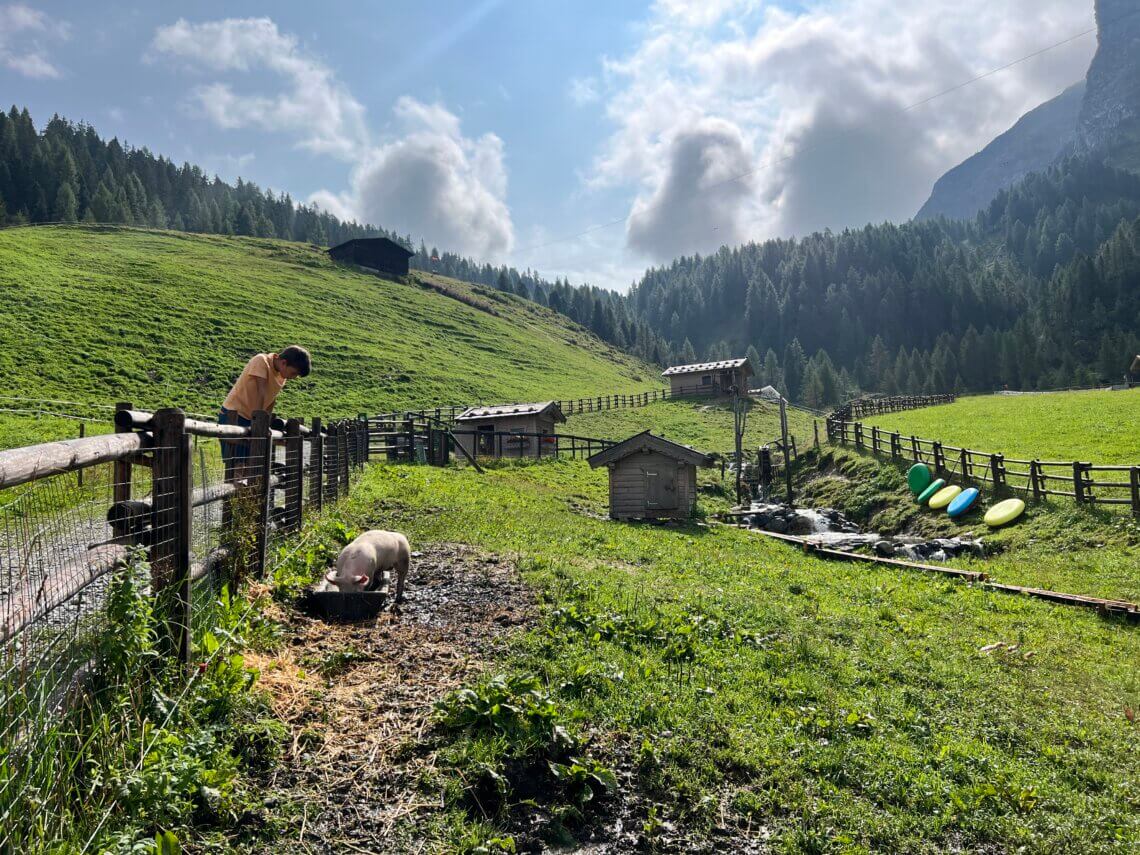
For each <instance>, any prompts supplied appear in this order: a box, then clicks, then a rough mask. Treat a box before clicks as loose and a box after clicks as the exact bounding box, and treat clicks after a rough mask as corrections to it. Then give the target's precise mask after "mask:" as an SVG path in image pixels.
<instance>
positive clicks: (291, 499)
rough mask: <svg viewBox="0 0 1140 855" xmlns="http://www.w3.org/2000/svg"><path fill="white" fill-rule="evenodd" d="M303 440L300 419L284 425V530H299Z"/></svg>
mask: <svg viewBox="0 0 1140 855" xmlns="http://www.w3.org/2000/svg"><path fill="white" fill-rule="evenodd" d="M304 477H305V438H304V437H303V436H301V421H300V419H289V421H287V422H286V423H285V528H286V531H300V529H301V494H302V493H303V492H304V484H303V483H302V481H303V479H304Z"/></svg>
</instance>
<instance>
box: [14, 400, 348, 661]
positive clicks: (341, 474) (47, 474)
mask: <svg viewBox="0 0 1140 855" xmlns="http://www.w3.org/2000/svg"><path fill="white" fill-rule="evenodd" d="M114 426H115V433H111V434H106V435H98V436H87V437H81V438H79V439H73V440H65V441H61V442H49V443H43V444H41V445H36V446H30V447H26V448H15V449H9V450H6V451H0V490H4V489H9V488H13V487H17V486H20V485H25V484H29V483H31V482H33V481H38V480H42V479H46V478H51V477H53V476H56V475H61V474H64V473H69V472H75V473H78V472H81V471H83V470H85V469H89V468H91V467H93V466H97V465H100V464H111V465H112V466H113V470H114V472H113V485H112V497H111V502H110V506H109V508H108V512H107V522H108V524H109V527H110V531H111V538H110V539H109V540H107V541H103V542H99V543H94V544H91V545H90V546H89V548H88V550H87V555H86V557H77V558H76V559H74V560H70V561H67V562H64V563H62V564H61V565H60V566H58V567H55V568H50V569H48V570H47V571H46V572H47V574H48V575H47V577H46V578H45V579H44V580H39V581H37V582H36V583H35V584H32V583H27V584H25V585H24V586H23V587H22V588H19V589H17V590H13V591H11V592H8V597H7V598H6V600H5V601H4V611H3V614H2V615H0V644H5V643H7V642H8V641H10V640H12V639H13V638H15V637H16V636H17V635H18V634H19V633H21V632H22V631H24V630H25V629H27V628H29V627H31V626H33V625H34V624H35V623H36V621H38V620H39V619H41V618H42V617H44V616H45V615H47V614H48V613H50V612H51V611H53V610H54V609H56V608H58V607H59V606H61V605H62V604H63V603H65V602H67V601H68V600H69V599H70V598H71V597H73V596H74V595H75V594H77V593H78V592H79V591H81V590H82V589H83V588H85V587H86V586H87V585H89V584H91V583H92V582H93V581H95V580H96V579H98V578H100V577H101V576H104V575H106V574H107V573H110V572H112V571H113V570H114V569H116V568H117V567H119V566H121V565H122V564H123V562H124V561H125V560H126V559H127V555H128V550H129V549H131V548H142V549H144V550H145V551H146V553H147V558H148V561H149V564H150V567H151V589H152V592H153V593H154V594H156V595H157V596H156V601H157V602H158V603H159V604H160V607H161V608H162V609H163V610H164V613H163V616H162V617H163V625H164V627H165V634H164V638H163V644H164V649H165V651H166V652H167V653H168V654H170V655H171V656H174V657H176V658H178V659H179V660H180V661H181V662H183V663H188V662H189V656H190V626H191V617H192V598H191V583H192V582H193V581H195V580H196V579H198V578H202V577H204V576H205V575H207V574H208V573H210V572H211V571H213V570H215V569H225V570H227V571H228V572H229V573H230V574H233V575H253V576H261V575H264V573H265V572H266V570H267V561H266V549H267V544H268V540H269V535H270V533H271V532H272V533H278V534H288V533H291V532H295V531H297V530H299V529H300V527H301V521H302V517H303V514H304V512H305V511H306V510H308V509H318V510H319V509H320V508H321V506H322V504H323V501H324V500H325V499H327V498H328V497H329V495H330V492H331V495H332V497H333V498H336V497H338V496H340V495H343V493H344V492H345V491H346V490H347V488H348V480H349V474H350V472H351V471H352V470H354V469H359V468H361V467H363V466H364V464H365V463H366V462H367V460H368V456H369V450H368V426H367V423H366V422H365V421H364V420H362V419H349V420H343V421H334V422H331V423H329V425H328V427H327V428H323V427H322V425H321V422H320V420H319V419H315V420H314V421H313V423H312V425H311V426H305V425H303V424H302V423H301V422H300V421H299V420H296V419H290V420H289V421H287V422H283V421H280V420H273V419H271V417H270V415H269V414H267V413H261V412H259V413H255V414H254V419H253V422H252V424H251V425H250V426H249V427H237V426H234V425H219V424H215V423H213V422H206V421H201V420H196V419H190V418H187V417H186V416H185V414H184V413H183V412H182V411H181V410H178V409H174V408H171V409H166V410H159V411H157V412H154V413H149V412H142V411H138V410H135V409H133V408H132V406H131V405H130V404H129V403H123V404H119V405H118V406H117V408H116V410H115V413H114ZM193 436H203V437H214V438H218V439H222V440H225V441H241V442H247V443H249V450H250V455H249V457H248V458H247V460H246V462H245V464H244V465H243V466H242V467H240V468H235V467H232V466H230V467H227V472H226V478H225V481H224V482H223V483H215V484H200V485H198V487H197V488H194V486H193V484H192V480H193V478H192V466H193V459H192V458H193V452H192V446H191V437H193ZM276 447H283V448H284V462H278V461H276V460H275V459H274V458H275V454H274V451H275V448H276ZM306 447H307V448H308V453H307V454H306ZM136 466H141V467H145V468H147V469H149V470H150V476H151V477H150V482H151V493H150V495H149V496H143V497H139V498H132V484H133V481H134V479H133V469H134V467H136ZM306 484H308V489H307V490H306ZM278 497H283V499H284V503H283V505H281V506H278V504H277V498H278ZM215 503H221V504H222V513H221V520H222V526H223V529H224V530H225V529H228V528H229V527H232V526H234V525H237V524H239V522H240V524H242V525H250V524H251V522H252V531H251V532H250V533H249V534H250V536H251V538H252V543H253V548H252V549H251V550H249V551H248V554H244V555H236V554H231V550H230V548H229V547H228V546H216V547H215V548H214V549H213V550H211V551H210V552H209V553H208V554H207V555H205V556H204V557H203V559H202V560H201V561H198V562H194V561H192V555H191V541H192V537H193V533H194V529H193V526H194V519H195V517H194V510H195V509H197V508H204V507H206V506H209V505H213V504H215ZM239 506H240V507H239ZM251 507H252V510H251ZM220 540H222V541H225V540H226V537H225V535H224V534H223V536H222V538H220ZM239 563H240V565H241V566H238V564H239Z"/></svg>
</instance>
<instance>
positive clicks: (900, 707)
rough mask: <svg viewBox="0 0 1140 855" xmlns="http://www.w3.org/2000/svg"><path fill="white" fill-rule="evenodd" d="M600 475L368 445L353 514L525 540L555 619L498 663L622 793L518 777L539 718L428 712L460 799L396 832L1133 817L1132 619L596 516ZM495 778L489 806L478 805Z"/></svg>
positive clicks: (959, 831)
mask: <svg viewBox="0 0 1140 855" xmlns="http://www.w3.org/2000/svg"><path fill="white" fill-rule="evenodd" d="M605 485H606V481H605V476H604V474H603V473H598V472H591V471H590V470H589V469H588V468H587V467H586V466H585V464H584V463H582V462H581V461H576V462H570V461H563V462H557V463H555V462H550V463H543V464H533V465H522V466H504V467H498V468H493V469H491V470H489V471H488V473H487V474H486V475H485V476H482V477H480V476H479V475H477V474H476V473H474V472H473V471H472V470H470V469H461V470H456V469H450V470H438V469H429V468H427V467H405V466H401V467H376V468H374V469H372V470H371V471H369V472H368V473H367V474H366V476H365V477H364V479H363V480H362V482H361V485H360V489H359V491H358V492H357V493H356V494H355V495H354V497H353V498H352V499H351V500H350V505H349V506H348V507H347V508H346V509H345V512H346V513H348V514H349V515H350V518H351V519H352V521H353V523H354V524H357V525H361V526H368V525H372V524H375V523H376V522H378V521H381V520H382V521H383V522H384V524H385V525H394V526H395V527H397V528H399V529H400V530H402V531H406V532H408V534H409V536H410V537H411V538H412V540H413V543H416V544H421V547H419V548H422V544H424V543H430V542H462V543H470V544H474V545H477V546H479V547H481V548H483V549H487V550H492V551H494V552H496V553H498V554H500V555H511V556H515V557H516V558H517V559H518V560H519V561H520V564H521V566H522V567H523V568H524V578H525V580H526V581H527V582H529V583H530V584H532V585H534V586H535V587H537V588H538V590H539V592H540V602H541V603H543V606H542V616H541V619H540V625H539V626H538V627H537V628H536V629H535V630H534V631H533V632H530V633H527V634H525V635H524V636H523V637H521V638H520V639H518V641H517V642H516V643H515V644H514V645H513V646H512V647H511V648H509V649H508V650H507V651H506V652H504V653H500V654H499V658H498V659H497V661H496V662H495V663H494V665H493V667H494V668H495V671H492V672H491V673H498V672H505V673H508V674H511V675H515V676H517V677H524V676H528V675H533V676H534V678H535V680H536V683H534V684H527V683H523V684H522V685H523V686H524V688H529V686H531V685H537V686H538V687H539V689H538V691H540V692H541V693H542V694H541V698H542V699H546V698H547V697H548V698H549V706H544V705H545V703H546V701H545V700H543V702H542V703H543V705H538V706H536V704H535V702H534V701H533V698H532V697H531V696H526V697H522V696H521V695H520V698H519V699H518V700H517V706H519V707H521V708H524V709H526V710H530V709H531V708H532V707H533V708H535V709H541V710H542V711H543V713H542V714H543V715H550V716H553V717H554V719H553V721H554V722H555V723H558V724H564V725H565V727H566V728H567V729H568V731H569V736H568V738H569V739H573V740H580V742H578V743H577V744H579V745H585V746H587V748H585V749H582V750H583V751H585V750H588V752H589V757H590V758H592V760H590V761H582V762H583V763H585V764H588V763H589V762H594V761H597V762H601V763H603V764H605V765H607V766H610V767H612V768H614V769H615V770H616V771H617V772H618V773H619V774H618V777H617V779H616V784H615V787H616V791H615V792H614V793H613V795H612V796H611V801H609V802H603V803H602V805H601V806H598V807H595V805H593V804H582V803H580V802H575V803H574V804H575V805H576V807H569V806H565V805H563V806H561V807H560V806H559V804H560V800H566V799H569V798H570V796H567V795H565V794H560V792H559V791H556V790H542V791H537V792H536V789H535V786H534V779H533V778H532V777H529V776H530V775H531V774H532V773H531V772H529V771H527V770H528V769H531V768H532V767H531V766H530V765H528V763H538V764H539V767H542V768H545V767H544V766H542V763H541V759H542V758H541V755H538V757H537V759H536V758H535V750H536V748H535V745H534V740H530V741H528V739H527V733H529V731H526V730H522V729H521V728H520V730H519V731H515V730H512V729H509V728H508V724H509V722H508V723H507V724H503V726H502V728H501V729H499V730H496V729H494V728H492V727H491V726H490V725H488V726H487V727H486V728H485V729H481V728H480V726H479V725H478V724H477V722H480V721H482V720H483V719H479V718H477V717H474V714H472V716H473V717H472V718H469V719H463V721H473V722H476V724H471V725H470V726H467V727H464V726H462V724H460V725H459V726H456V727H454V728H453V729H452V730H451V731H446V730H445V731H444V732H442V733H440V732H437V733H436V734H434V735H432V734H428V736H429V737H430V738H431V739H432V742H431V743H429V744H431V745H434V746H435V747H437V748H438V749H439V751H440V754H439V755H438V756H439V762H438V767H437V768H436V769H435V771H434V772H433V773H432V774H433V775H434V776H435V777H434V778H432V783H431V784H430V788H431V790H432V791H438V790H439V789H440V788H441V789H442V791H443V792H444V793H445V796H446V802H445V805H444V807H443V809H442V810H439V811H436V812H434V813H433V812H427V813H420V814H419V815H418V818H416V817H410V818H409V819H408V820H405V822H407V823H413V825H412V827H410V828H409V827H405V828H404V830H403V833H404V834H406V835H407V838H406V839H410V840H422V839H423V836H424V835H425V834H428V835H431V834H438V835H440V836H442V837H445V838H450V839H452V840H453V841H454V840H457V839H458V838H459V837H461V836H462V837H464V839H465V840H467V841H468V842H470V840H471V837H469V836H467V835H474V836H478V837H488V836H494V835H495V834H496V833H502V831H498V832H496V831H495V830H493V829H494V827H495V826H497V827H498V828H499V829H502V830H507V831H511V832H513V831H515V830H516V829H518V828H519V827H520V825H521V826H522V827H524V828H525V829H527V830H528V833H529V829H531V828H532V825H531V823H532V822H538V823H540V824H541V823H542V822H544V821H546V822H551V823H552V824H553V825H554V826H555V828H557V826H558V823H559V822H560V821H563V822H565V823H566V824H568V825H569V826H570V828H571V829H573V828H575V827H577V823H578V822H579V821H580V816H581V814H580V813H579V812H578V808H580V809H581V810H582V811H585V812H587V813H590V812H593V811H595V810H600V811H602V812H603V814H605V813H606V812H607V811H609V810H617V811H618V812H621V811H623V810H624V811H627V812H628V813H626V819H625V824H626V827H627V828H630V827H632V828H633V829H634V831H636V832H640V833H641V834H642V836H643V837H644V848H645V849H646V850H647V851H649V850H651V849H652V848H653V846H654V841H655V840H656V839H658V836H660V837H668V836H669V835H675V834H676V833H678V832H679V831H683V833H684V834H685V835H691V836H692V837H695V838H698V839H699V838H706V837H713V838H715V839H718V840H720V841H722V842H723V841H726V840H727V841H728V843H727V845H726V848H727V849H728V850H732V851H740V850H741V849H743V848H745V841H751V842H753V843H755V844H756V845H757V846H759V847H760V848H763V847H764V846H765V845H769V846H772V848H773V850H774V851H795V852H824V851H846V852H872V851H874V852H886V851H895V852H899V851H913V852H933V851H947V850H955V851H994V852H996V851H1011V850H1016V849H1019V848H1022V849H1024V850H1025V851H1062V850H1069V849H1072V846H1073V844H1074V841H1078V840H1079V841H1080V843H1079V845H1078V848H1079V849H1080V851H1088V852H1096V851H1113V850H1114V848H1122V849H1128V848H1129V847H1130V846H1135V845H1136V843H1137V841H1138V840H1140V825H1138V819H1137V817H1138V814H1137V812H1136V792H1137V784H1138V782H1140V765H1138V761H1137V758H1138V757H1140V754H1137V752H1136V751H1135V750H1134V749H1135V747H1136V740H1137V730H1136V727H1135V726H1134V725H1132V724H1131V723H1130V721H1129V720H1128V717H1127V715H1126V711H1127V710H1133V709H1135V708H1136V706H1137V704H1138V703H1140V675H1138V672H1137V670H1136V669H1135V667H1134V666H1133V663H1134V662H1135V661H1137V657H1140V635H1138V634H1137V633H1136V632H1135V631H1134V629H1132V628H1130V627H1128V626H1126V625H1122V624H1118V623H1114V622H1111V621H1105V620H1103V619H1101V618H1099V617H1098V616H1097V615H1095V614H1094V613H1092V612H1089V611H1083V610H1078V609H1071V608H1064V607H1059V606H1053V605H1050V604H1047V603H1043V602H1039V601H1030V600H1024V599H1019V598H1015V597H1010V596H1005V595H999V594H994V593H987V592H985V591H982V590H979V589H977V588H973V587H970V586H968V585H964V584H958V583H954V582H949V581H947V580H945V579H942V578H937V577H932V576H927V575H924V574H921V573H911V572H899V571H898V570H897V569H894V568H881V567H867V566H862V565H849V564H839V563H824V562H821V561H819V560H817V559H814V558H812V557H810V556H807V555H804V554H802V553H800V552H798V551H797V550H794V549H791V548H789V547H787V546H784V545H782V544H777V543H773V542H770V541H767V540H765V539H763V538H760V537H758V536H756V535H755V534H751V533H748V532H745V531H740V530H735V529H728V528H720V527H714V528H703V527H699V526H688V527H679V528H676V529H673V528H668V527H659V526H646V525H631V524H622V523H615V522H612V521H609V520H606V519H604V518H603V516H602V512H603V511H604V507H605V495H606V486H605ZM707 501H708V499H702V503H705V502H707ZM381 509H382V510H381ZM415 595H416V592H415V591H413V596H415ZM997 642H1002V645H1001V647H1000V649H997V648H995V647H994V645H995V644H996V643H997ZM474 689H475V694H474V695H471V696H469V697H468V700H467V701H462V703H468V701H469V702H470V704H471V706H472V708H473V709H474V708H476V707H478V704H481V703H483V700H482V699H484V698H492V699H497V700H496V702H498V701H501V702H502V703H510V704H516V700H515V699H513V698H502V697H500V696H499V695H496V694H495V693H494V691H493V690H491V689H489V688H488V687H487V686H486V681H481V682H477V684H476V685H475V686H474ZM520 691H521V690H520ZM528 698H531V699H530V700H528ZM487 703H488V704H489V703H490V701H488V702H487ZM528 705H529V706H528ZM456 706H457V707H459V706H461V703H460V702H457V703H456ZM478 708H479V709H482V707H478ZM514 708H515V707H512V709H514ZM464 709H466V708H465V707H464ZM499 709H500V707H495V708H494V709H492V710H491V712H490V713H486V714H485V715H486V716H487V719H486V720H487V721H489V722H491V723H492V724H494V723H495V722H497V721H498V719H496V718H495V717H494V713H495V712H496V711H498V710H499ZM457 715H458V714H457ZM535 715H537V713H536V714H535ZM521 716H522V713H520V714H519V717H520V718H521ZM502 718H504V719H505V718H506V716H505V715H504V716H502ZM517 734H521V735H517ZM539 747H541V746H539ZM576 762H577V761H576ZM429 765H431V766H432V767H436V766H437V764H436V763H435V762H434V761H433V762H432V763H430V764H429ZM535 768H538V767H535ZM587 768H588V766H587ZM534 774H538V773H534ZM583 774H584V773H583ZM440 779H442V783H440ZM488 780H491V781H493V782H494V784H495V787H494V788H492V789H491V790H490V792H492V793H495V792H497V793H498V796H496V798H497V799H501V800H502V803H504V804H505V805H506V807H504V808H503V809H502V811H501V812H500V813H498V814H493V813H490V812H489V811H485V812H481V809H482V807H483V805H482V803H480V802H479V799H481V798H485V797H486V795H485V794H486V793H487V792H488V790H487V789H486V787H483V789H480V787H481V786H483V784H481V783H480V782H483V783H485V782H486V781H488ZM526 799H536V800H537V801H538V806H539V808H540V809H538V810H537V811H536V806H535V805H534V804H533V803H531V802H526V801H524V800H526ZM615 801H616V803H617V804H618V805H619V807H617V808H612V807H607V806H606V805H607V804H609V805H613V804H614V802H615ZM520 802H521V804H519V803H520ZM512 805H513V806H514V807H511V806H512ZM544 817H545V818H547V819H545V820H544V819H543V818H544ZM550 817H561V818H562V819H561V820H557V819H554V820H551V819H549V818H550ZM515 818H518V820H516V819H515ZM487 819H489V820H490V824H485V823H486V821H487ZM415 823H418V825H415ZM535 831H536V832H541V828H536V829H535ZM760 841H767V843H766V844H765V843H760ZM393 848H396V847H393ZM489 851H493V847H491V850H489Z"/></svg>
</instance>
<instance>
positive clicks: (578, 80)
mask: <svg viewBox="0 0 1140 855" xmlns="http://www.w3.org/2000/svg"><path fill="white" fill-rule="evenodd" d="M566 94H567V95H569V96H570V100H571V101H573V102H574V103H575V104H577V105H578V106H579V107H582V106H585V105H586V104H592V103H594V102H595V101H597V100H599V99H600V98H601V97H602V95H601V93H600V92H599V91H598V81H597V80H595V79H594V78H593V77H575V78H573V79H572V80H571V81H570V86H569V87H568V88H567V90H566Z"/></svg>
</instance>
